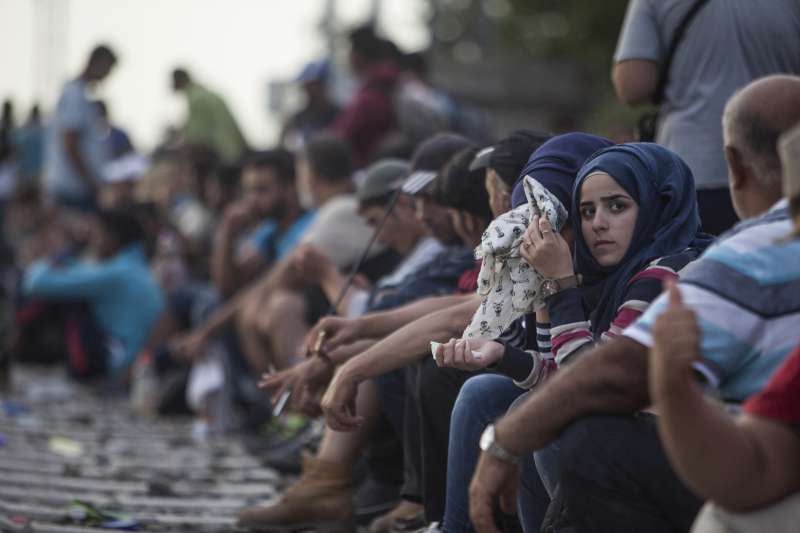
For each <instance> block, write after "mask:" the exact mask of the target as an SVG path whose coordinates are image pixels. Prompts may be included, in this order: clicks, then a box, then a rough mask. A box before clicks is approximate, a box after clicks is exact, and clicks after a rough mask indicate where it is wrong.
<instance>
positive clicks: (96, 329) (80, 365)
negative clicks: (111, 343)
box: [11, 300, 109, 379]
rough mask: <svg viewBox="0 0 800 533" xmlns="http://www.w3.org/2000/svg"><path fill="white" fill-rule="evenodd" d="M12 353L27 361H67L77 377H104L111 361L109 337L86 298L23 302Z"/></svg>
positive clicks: (20, 306)
mask: <svg viewBox="0 0 800 533" xmlns="http://www.w3.org/2000/svg"><path fill="white" fill-rule="evenodd" d="M16 326H17V336H16V343H15V345H14V346H13V347H12V350H11V351H12V354H13V356H14V358H15V359H16V360H17V361H20V362H24V363H58V362H62V361H63V362H66V363H67V368H68V369H69V372H70V374H71V375H72V376H73V377H74V378H76V379H93V378H97V377H102V376H104V375H105V373H106V368H107V365H108V357H109V353H108V342H107V341H108V338H107V336H106V335H105V333H104V332H103V331H102V329H101V328H100V326H99V325H98V324H97V322H96V320H95V318H94V316H93V315H92V311H91V309H90V307H89V305H88V304H87V303H85V302H71V303H64V302H60V303H53V302H47V301H44V300H28V301H26V302H21V303H20V305H19V306H18V308H17V312H16Z"/></svg>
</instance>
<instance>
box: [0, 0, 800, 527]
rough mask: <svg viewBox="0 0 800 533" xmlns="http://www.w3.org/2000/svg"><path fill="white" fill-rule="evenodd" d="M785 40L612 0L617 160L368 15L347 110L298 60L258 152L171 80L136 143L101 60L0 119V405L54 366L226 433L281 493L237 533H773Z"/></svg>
mask: <svg viewBox="0 0 800 533" xmlns="http://www.w3.org/2000/svg"><path fill="white" fill-rule="evenodd" d="M756 4H758V6H756ZM778 4H780V5H778ZM721 20H725V21H727V22H726V24H721V23H720V22H719V21H721ZM732 27H733V28H735V31H733V30H731V28H732ZM798 30H800V7H798V5H797V4H796V2H793V1H791V0H785V1H784V0H781V1H776V0H771V1H770V2H769V3H765V2H761V3H759V2H753V3H751V2H710V1H702V0H701V1H679V0H674V1H669V2H658V1H655V0H633V1H632V2H631V3H630V6H629V9H628V14H627V17H626V20H625V23H624V25H623V28H622V31H621V36H620V40H619V44H618V49H617V53H616V55H615V58H614V66H613V71H612V80H613V83H614V87H615V89H616V91H617V95H618V97H619V99H620V101H621V102H623V103H625V104H630V105H637V104H640V103H648V102H652V103H655V104H657V106H658V114H657V115H650V116H645V117H643V120H642V121H641V122H640V130H639V132H638V135H639V137H640V142H629V143H622V144H617V143H615V142H614V141H612V140H609V139H607V138H605V137H603V136H601V135H596V134H591V133H584V132H559V133H558V134H553V133H551V132H548V131H544V130H541V129H537V128H536V125H531V126H532V127H530V128H523V129H518V130H515V131H511V132H502V133H501V134H500V135H498V136H493V135H492V133H491V132H490V131H489V128H488V121H487V118H486V116H485V115H484V114H482V113H480V112H476V111H475V110H474V109H473V108H471V107H469V106H467V105H464V104H463V103H461V102H459V101H458V100H457V99H455V98H453V97H451V96H450V95H448V94H447V93H446V92H445V91H443V90H441V89H438V88H437V87H436V86H434V85H433V84H432V82H431V81H430V77H429V73H428V66H427V63H426V58H425V55H424V54H423V53H404V52H402V51H401V50H399V49H398V47H397V46H395V45H394V44H393V43H392V42H391V41H390V40H388V39H386V38H385V37H383V36H381V35H379V34H378V33H377V32H376V30H375V29H374V28H372V27H369V26H365V27H360V28H356V29H354V30H352V31H351V32H350V33H349V34H348V40H349V46H350V48H349V67H350V71H351V72H352V74H353V76H354V77H355V79H356V80H357V86H356V88H355V91H354V92H353V94H352V97H351V99H350V100H349V101H347V102H345V103H344V104H341V105H340V104H339V103H336V102H334V99H333V98H332V97H331V93H330V91H329V86H328V82H329V80H330V76H331V70H332V68H334V67H333V64H332V63H331V62H330V61H328V60H325V59H323V60H317V61H313V62H311V63H309V64H308V65H306V66H305V68H303V69H302V70H301V72H300V73H299V75H298V76H297V78H296V83H297V85H298V87H300V88H301V89H302V93H303V95H304V105H303V107H302V108H301V109H300V110H298V111H297V112H296V113H294V114H292V115H291V116H290V117H288V118H287V120H286V121H285V123H284V124H283V127H282V129H281V133H280V139H279V142H278V143H277V145H276V146H274V147H270V148H261V147H254V146H252V145H251V144H250V143H248V141H247V140H246V139H245V136H244V135H243V133H242V131H241V129H240V128H239V126H238V125H237V121H236V119H235V117H234V116H233V114H232V112H231V110H230V108H229V107H228V105H227V104H226V102H225V100H224V99H223V97H222V96H221V95H219V94H217V93H216V92H214V91H213V90H212V89H210V88H208V87H206V86H204V85H203V84H202V83H201V82H200V81H198V80H196V79H195V78H194V77H193V76H192V74H191V73H190V72H189V71H188V70H187V69H185V68H182V67H178V68H175V70H174V71H173V72H172V73H171V83H172V87H173V88H174V90H175V91H177V92H178V93H180V94H181V95H182V96H183V97H185V99H186V103H187V114H186V120H185V123H184V124H183V125H182V126H181V127H180V128H176V129H174V130H173V131H171V132H170V134H169V135H168V136H167V138H165V139H164V141H163V143H162V144H160V145H159V146H158V147H157V148H156V149H155V150H153V151H152V152H151V153H148V154H145V153H143V152H142V151H141V150H137V148H136V146H135V145H134V143H133V142H132V141H131V139H130V137H129V135H128V134H126V132H125V131H124V129H122V128H121V127H120V126H119V125H117V124H115V122H114V120H113V118H112V117H113V114H112V113H111V108H110V106H108V105H107V104H106V103H105V102H102V101H96V100H92V99H90V97H89V94H90V89H91V88H92V87H93V86H94V85H96V84H99V83H102V81H103V80H104V79H106V78H107V77H108V76H109V75H111V74H112V72H113V69H114V67H115V65H116V63H117V57H116V55H115V53H114V51H113V50H112V49H111V48H110V47H109V46H106V45H100V46H97V47H96V48H95V49H94V50H93V51H92V52H91V54H90V56H89V57H88V58H87V62H86V65H85V68H84V69H83V70H82V71H81V72H80V73H79V74H78V75H77V77H75V78H74V79H72V80H71V81H69V82H67V83H66V84H65V85H64V87H63V89H62V92H61V95H60V97H59V100H58V103H57V105H56V107H55V108H54V109H53V110H52V112H51V113H50V114H49V115H48V116H46V117H43V116H42V113H41V111H40V110H39V108H38V107H34V108H33V109H32V110H31V112H30V115H29V117H28V119H27V121H26V122H25V123H24V124H21V125H17V123H16V121H15V117H14V110H13V107H12V105H11V103H8V102H7V103H6V104H5V105H4V107H3V115H2V129H0V221H1V223H2V229H3V238H2V249H3V253H2V257H3V261H2V265H0V266H2V269H3V275H2V278H0V282H2V290H3V295H4V299H3V317H2V318H3V332H4V333H5V336H4V338H3V341H4V343H5V344H4V346H2V352H0V387H2V386H8V382H9V376H10V374H11V372H12V371H13V366H14V365H16V364H58V365H65V366H66V367H67V368H68V371H69V373H70V375H71V376H72V377H73V378H74V379H75V380H78V381H80V382H82V383H85V384H86V385H87V386H90V387H103V388H104V389H106V390H108V389H110V390H112V391H113V392H114V394H129V395H130V401H131V406H132V408H133V409H134V410H135V411H137V412H138V413H140V414H142V415H144V416H174V415H185V416H192V417H194V419H195V425H194V428H195V438H196V439H197V440H198V445H199V443H201V442H203V441H206V440H208V439H213V438H214V436H215V435H218V434H222V433H231V432H236V433H240V434H241V435H242V436H243V438H244V439H245V441H246V442H247V443H248V445H249V446H251V447H253V449H255V450H257V453H259V454H260V455H261V456H262V457H263V458H264V461H265V463H267V464H269V465H271V466H273V467H275V468H278V469H280V470H281V471H284V472H287V473H299V478H297V480H296V481H295V482H294V483H293V484H292V485H291V486H290V487H289V488H288V490H286V492H285V493H284V494H283V495H281V496H280V497H279V498H278V499H275V500H272V501H269V502H267V503H265V504H264V505H261V506H257V507H252V508H246V509H242V510H241V511H240V512H239V525H240V526H241V527H242V528H250V529H253V530H268V531H300V530H307V529H320V530H325V531H327V530H333V531H350V530H353V529H354V528H355V526H356V524H359V525H365V526H367V527H368V528H369V531H371V532H389V531H431V532H435V531H447V532H464V531H480V532H494V531H520V530H521V531H526V532H533V531H540V530H542V531H562V532H570V531H580V532H584V531H587V532H588V531H592V532H595V531H596V532H613V531H647V532H662V531H663V532H683V531H690V530H691V531H694V532H695V533H716V532H740V531H742V532H743V531H770V532H779V531H787V532H788V531H793V530H794V528H796V516H797V513H798V511H800V499H799V498H800V497H798V496H797V494H796V491H797V490H798V489H800V475H798V472H800V468H798V466H800V436H798V433H797V425H798V423H800V408H799V406H800V402H798V400H799V399H800V366H798V361H800V349H796V347H797V345H798V344H800V337H798V335H797V333H796V332H797V329H796V327H797V325H798V324H799V323H800V260H798V258H800V241H799V240H798V235H800V77H798V75H800V31H798ZM645 141H647V142H645ZM320 421H324V424H322V423H320Z"/></svg>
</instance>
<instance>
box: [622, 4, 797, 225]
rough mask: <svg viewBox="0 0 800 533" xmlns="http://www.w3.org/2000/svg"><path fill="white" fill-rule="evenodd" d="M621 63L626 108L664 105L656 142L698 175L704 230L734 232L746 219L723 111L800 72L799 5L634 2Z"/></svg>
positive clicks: (624, 40)
mask: <svg viewBox="0 0 800 533" xmlns="http://www.w3.org/2000/svg"><path fill="white" fill-rule="evenodd" d="M692 14H693V16H692V17H691V19H690V18H689V16H690V15H692ZM720 21H725V23H722V22H720ZM680 31H683V34H682V35H683V37H682V38H681V37H676V35H679V32H680ZM676 39H678V40H677V41H676ZM673 43H676V44H673ZM673 46H674V47H675V48H674V50H672V52H673V53H672V57H669V55H670V50H671V49H672V47H673ZM614 61H615V63H614V69H613V71H612V78H613V80H614V87H615V88H616V91H617V96H618V97H619V99H620V100H621V101H622V102H624V103H626V104H628V105H641V104H649V103H655V104H656V105H660V106H661V112H660V115H659V117H658V131H657V135H656V138H655V139H653V140H655V141H657V142H659V143H660V144H663V145H664V146H666V147H667V148H670V149H671V150H674V151H675V152H676V153H677V154H678V155H680V156H681V157H682V158H684V159H685V160H686V163H687V164H688V165H689V168H691V169H692V173H693V174H694V177H695V184H696V187H697V201H698V204H699V207H700V219H701V220H702V222H703V229H704V230H705V231H707V232H709V233H712V234H715V235H718V234H720V233H722V232H723V231H725V230H727V229H729V228H730V227H731V226H733V224H734V223H735V222H736V221H737V220H738V217H737V216H736V213H735V212H734V210H733V204H732V203H731V198H730V193H729V192H728V171H727V168H726V165H725V155H724V151H723V142H722V129H721V128H720V121H721V120H722V110H723V108H724V107H725V102H727V101H728V98H730V97H731V95H732V94H733V93H734V92H735V91H736V89H738V88H740V87H743V86H744V85H746V84H747V83H749V82H751V81H752V80H754V79H757V78H760V77H763V76H767V75H769V74H776V73H787V74H791V73H794V74H797V73H800V6H798V4H797V2H794V1H792V0H778V1H776V2H703V1H697V0H695V1H694V2H688V1H684V0H670V1H666V2H665V1H661V0H658V1H656V0H632V1H631V2H630V3H629V5H628V12H627V15H626V17H625V23H624V25H623V26H622V32H621V34H620V37H619V44H618V45H617V51H616V53H615V55H614ZM698 65H704V67H703V68H698ZM666 66H669V71H668V72H665V71H664V68H665V67H666Z"/></svg>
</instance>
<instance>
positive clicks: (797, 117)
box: [722, 75, 800, 186]
mask: <svg viewBox="0 0 800 533" xmlns="http://www.w3.org/2000/svg"><path fill="white" fill-rule="evenodd" d="M799 121H800V77H797V76H787V75H776V76H767V77H765V78H760V79H758V80H756V81H754V82H752V83H750V84H749V85H747V86H745V87H744V88H743V89H741V90H740V91H739V92H737V93H736V94H734V95H733V96H732V97H731V99H730V100H728V104H727V105H726V106H725V113H724V115H723V118H722V123H723V130H724V134H725V146H726V149H727V148H729V147H730V148H733V149H735V150H736V151H737V152H739V154H740V156H741V158H742V162H743V163H744V164H746V165H749V166H751V167H752V170H753V172H754V174H755V177H756V178H757V179H758V180H759V181H761V182H762V183H763V184H764V185H767V186H774V185H779V184H780V182H781V163H780V159H779V157H778V148H777V144H778V137H780V135H781V134H782V133H784V132H786V131H788V130H789V129H790V128H791V127H792V126H794V125H795V124H797V123H798V122H799Z"/></svg>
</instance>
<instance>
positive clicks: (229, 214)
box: [221, 199, 255, 235]
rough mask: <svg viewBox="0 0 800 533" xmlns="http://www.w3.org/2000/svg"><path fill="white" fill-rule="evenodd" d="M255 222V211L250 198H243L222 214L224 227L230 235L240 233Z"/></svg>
mask: <svg viewBox="0 0 800 533" xmlns="http://www.w3.org/2000/svg"><path fill="white" fill-rule="evenodd" d="M254 222H255V211H254V209H253V203H252V202H251V201H250V200H247V199H243V200H239V201H238V202H236V203H234V204H233V205H230V206H229V207H228V208H227V209H226V210H225V214H223V215H222V225H221V226H222V229H223V231H225V232H226V233H227V234H229V235H238V234H239V233H241V232H242V231H243V230H244V228H246V227H247V226H249V225H250V224H252V223H254Z"/></svg>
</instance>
